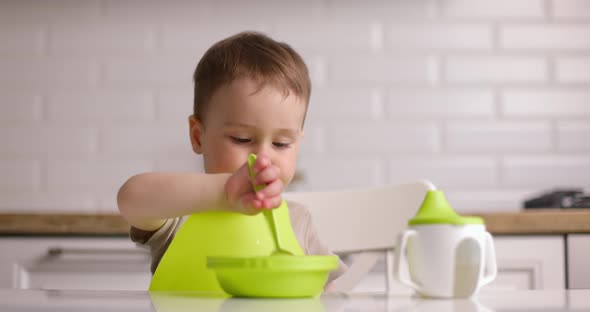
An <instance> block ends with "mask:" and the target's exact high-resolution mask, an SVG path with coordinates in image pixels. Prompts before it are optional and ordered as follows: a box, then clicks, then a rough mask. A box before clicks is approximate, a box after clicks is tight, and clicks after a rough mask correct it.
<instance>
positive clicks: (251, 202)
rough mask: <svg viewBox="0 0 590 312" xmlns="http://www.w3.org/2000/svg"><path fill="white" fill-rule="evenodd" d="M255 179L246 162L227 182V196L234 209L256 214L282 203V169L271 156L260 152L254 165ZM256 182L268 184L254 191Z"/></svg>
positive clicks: (257, 183)
mask: <svg viewBox="0 0 590 312" xmlns="http://www.w3.org/2000/svg"><path fill="white" fill-rule="evenodd" d="M252 169H253V171H254V180H255V181H252V180H251V179H250V173H249V170H248V163H247V162H246V163H244V165H242V166H241V167H240V168H239V169H238V170H237V171H236V172H235V173H234V174H232V175H231V176H230V178H229V179H228V180H227V182H226V184H225V196H226V198H227V200H228V202H229V204H230V207H231V209H232V210H234V211H238V212H240V213H243V214H247V215H254V214H257V213H259V212H260V211H261V209H273V208H277V207H279V206H280V205H281V200H282V199H281V193H282V192H283V182H282V181H281V179H280V170H279V168H278V167H276V166H274V165H273V164H272V163H271V161H270V158H268V157H267V156H265V155H264V154H262V153H261V154H259V155H258V158H257V159H256V162H255V163H254V165H253V166H252ZM254 184H256V185H259V184H263V185H266V186H265V188H264V189H262V190H260V191H259V192H258V193H256V192H255V191H254Z"/></svg>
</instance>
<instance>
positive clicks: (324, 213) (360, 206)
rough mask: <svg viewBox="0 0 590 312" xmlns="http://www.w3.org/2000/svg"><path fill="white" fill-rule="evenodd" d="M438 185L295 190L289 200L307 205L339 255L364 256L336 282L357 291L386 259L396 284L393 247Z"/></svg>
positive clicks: (388, 273)
mask: <svg viewBox="0 0 590 312" xmlns="http://www.w3.org/2000/svg"><path fill="white" fill-rule="evenodd" d="M434 189H435V187H434V185H433V184H432V183H430V182H428V181H416V182H411V183H405V184H395V185H385V186H378V187H369V188H363V189H348V190H336V191H318V192H290V193H285V194H284V198H285V199H286V200H287V201H289V200H291V201H295V202H298V203H301V204H303V205H305V206H306V207H307V208H308V209H309V210H310V212H311V215H312V220H313V222H314V224H315V226H316V228H317V231H318V234H319V237H320V239H321V240H322V242H323V243H324V244H326V245H327V246H328V247H329V248H330V249H331V250H332V251H333V252H335V253H338V254H348V253H358V255H357V257H356V258H355V259H356V260H355V261H354V262H353V263H352V264H351V265H350V267H349V269H348V271H347V272H346V273H345V274H344V275H343V276H341V277H340V278H338V279H337V280H336V282H335V284H336V285H335V286H336V290H338V291H345V292H348V291H353V290H354V288H355V286H356V285H357V284H358V283H359V282H360V281H361V280H362V279H363V277H364V276H365V275H366V274H367V273H369V272H370V271H371V269H372V268H373V267H374V266H375V264H376V263H377V261H378V260H379V259H380V258H382V255H383V254H384V255H385V258H386V261H387V262H386V276H385V289H386V290H388V291H389V290H391V289H392V288H393V287H395V286H394V281H393V275H392V270H393V248H394V247H395V243H396V239H397V236H398V234H399V233H400V232H401V231H403V230H404V229H406V228H407V223H408V220H409V219H411V218H412V217H413V216H414V214H415V213H416V212H417V211H418V208H419V207H420V205H421V204H422V201H423V200H424V197H425V195H426V193H427V192H428V191H429V190H434Z"/></svg>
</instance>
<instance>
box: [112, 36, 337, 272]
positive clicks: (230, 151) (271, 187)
mask: <svg viewBox="0 0 590 312" xmlns="http://www.w3.org/2000/svg"><path fill="white" fill-rule="evenodd" d="M194 84H195V85H194V111H193V115H191V116H190V117H189V120H188V121H189V134H190V139H191V143H192V149H193V151H194V152H195V153H196V154H201V155H203V161H204V168H205V173H204V174H203V173H143V174H139V175H135V176H133V177H131V178H129V179H128V180H127V181H126V182H125V183H124V184H123V186H121V189H120V190H119V193H118V196H117V202H118V206H119V210H120V212H121V214H122V216H123V217H124V218H125V219H126V220H127V222H129V224H130V225H131V239H132V240H133V241H134V242H137V243H139V244H142V245H145V246H147V247H149V248H150V250H151V253H152V268H151V269H152V273H153V272H154V271H155V269H156V267H157V266H158V263H159V261H160V259H161V258H162V256H163V254H164V253H165V251H166V249H167V248H168V245H169V244H170V242H171V241H172V239H173V238H174V235H175V233H176V232H177V231H178V229H179V228H180V226H181V225H182V223H183V222H184V220H185V219H186V216H188V215H190V214H195V213H199V212H204V211H211V210H225V211H234V212H239V213H243V214H247V215H253V214H257V213H259V212H261V210H262V209H274V208H277V207H279V205H280V203H281V193H282V192H283V190H284V188H285V187H286V186H287V185H288V184H289V183H290V182H291V180H292V179H293V176H294V174H295V167H296V161H297V153H298V150H299V144H300V141H301V139H302V138H303V124H304V121H305V116H306V113H307V106H308V102H309V96H310V92H311V83H310V79H309V74H308V70H307V67H306V65H305V63H304V62H303V60H302V58H301V57H300V56H299V55H298V54H297V53H296V52H295V51H294V50H293V49H292V48H291V47H290V46H288V45H287V44H285V43H281V42H277V41H275V40H273V39H271V38H269V37H267V36H266V35H263V34H260V33H256V32H242V33H239V34H237V35H234V36H231V37H229V38H226V39H224V40H222V41H219V42H217V43H216V44H214V45H213V46H212V47H211V48H209V50H208V51H207V52H206V53H205V55H204V56H203V57H202V59H201V60H200V61H199V64H198V65H197V68H196V70H195V73H194ZM250 153H253V154H256V155H258V158H257V160H256V162H255V163H254V166H253V170H254V173H255V177H254V181H252V180H251V178H250V176H249V172H248V165H247V157H248V155H249V154H250ZM253 184H265V185H266V187H265V188H264V189H263V190H261V191H260V192H258V193H256V192H254V189H253ZM288 207H289V216H290V219H291V223H292V227H293V231H294V232H295V235H296V238H297V241H298V242H299V245H300V246H301V247H302V249H303V250H304V252H305V254H308V255H327V254H331V252H330V251H329V250H328V248H326V246H324V245H323V244H322V243H321V242H320V240H319V239H318V236H317V232H316V229H315V228H314V226H313V223H312V220H311V215H310V213H309V211H308V210H307V209H306V208H305V207H303V206H302V205H300V204H297V203H294V202H289V203H288ZM344 270H345V265H344V264H343V263H342V262H340V265H339V267H338V269H337V270H335V271H332V272H331V273H330V277H329V279H328V282H331V281H333V280H334V279H335V278H336V277H338V276H339V275H341V274H342V273H343V272H344Z"/></svg>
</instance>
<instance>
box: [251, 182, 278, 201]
mask: <svg viewBox="0 0 590 312" xmlns="http://www.w3.org/2000/svg"><path fill="white" fill-rule="evenodd" d="M282 192H283V181H281V180H279V179H276V180H274V181H272V182H270V183H269V184H268V185H267V186H266V187H265V188H264V189H263V190H262V191H260V192H258V194H257V195H258V196H257V198H258V199H266V198H272V197H275V196H278V195H281V193H282Z"/></svg>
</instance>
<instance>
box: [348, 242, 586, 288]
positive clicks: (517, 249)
mask: <svg viewBox="0 0 590 312" xmlns="http://www.w3.org/2000/svg"><path fill="white" fill-rule="evenodd" d="M588 239H589V240H590V236H589V237H588ZM494 245H495V248H496V260H497V264H498V275H497V277H496V279H495V280H494V281H493V282H492V283H491V284H489V285H487V286H485V287H484V288H482V291H486V290H496V289H564V288H565V276H566V273H565V266H566V263H565V247H564V236H562V235H550V236H495V237H494ZM586 246H587V248H590V243H586ZM586 252H587V254H590V252H588V251H586ZM385 259H386V258H385V256H383V257H382V258H381V259H380V260H379V261H377V263H376V264H375V267H374V268H373V270H372V271H371V272H370V274H368V275H367V276H366V277H365V278H363V279H362V280H361V282H360V283H359V284H358V285H357V287H356V288H355V289H354V291H356V292H364V291H384V290H385V283H386V280H385V272H386V270H385V265H386V260H385ZM586 263H590V261H587V262H586ZM585 272H590V271H589V270H586V271H585ZM392 287H393V289H392V292H395V293H404V292H411V291H410V290H409V289H408V288H407V287H405V286H404V285H402V284H400V283H399V282H397V281H394V283H393V285H392Z"/></svg>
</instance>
